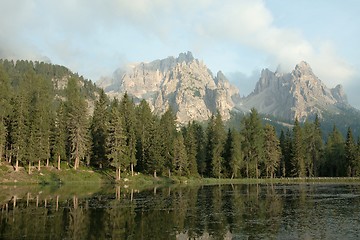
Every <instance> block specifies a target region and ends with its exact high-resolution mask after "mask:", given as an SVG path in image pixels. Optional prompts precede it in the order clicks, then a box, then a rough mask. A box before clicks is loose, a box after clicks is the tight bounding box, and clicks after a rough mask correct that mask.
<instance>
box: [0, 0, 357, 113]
mask: <svg viewBox="0 0 360 240" xmlns="http://www.w3.org/2000/svg"><path fill="white" fill-rule="evenodd" d="M0 11H1V18H2V19H1V21H0V57H2V58H13V59H32V60H50V61H51V62H52V63H55V64H61V65H65V66H67V67H69V68H70V69H71V70H72V71H74V72H78V73H79V74H80V75H83V76H85V77H87V78H90V79H92V80H93V81H97V80H98V79H99V78H100V77H101V76H110V75H111V74H112V73H113V71H114V70H115V69H116V68H118V67H121V66H123V65H125V64H127V63H132V62H141V61H152V60H155V59H161V58H165V57H168V56H177V55H178V54H179V53H180V52H186V51H191V52H192V53H193V55H194V56H195V57H196V58H198V59H200V60H202V61H203V62H204V63H205V64H206V65H207V66H208V67H209V68H210V69H211V70H212V71H213V72H214V73H216V72H217V71H218V70H222V71H223V72H224V73H225V75H226V76H228V78H229V79H231V81H232V82H233V83H234V84H235V85H237V86H238V87H239V89H240V94H241V95H247V94H249V93H250V92H251V91H252V90H253V89H254V87H255V83H256V81H257V80H258V77H259V73H260V71H261V69H262V68H269V69H270V70H276V69H277V67H278V66H279V65H280V66H281V69H282V70H283V71H291V70H292V69H293V68H294V66H295V65H296V64H297V63H298V62H300V61H302V60H305V61H307V62H308V63H309V64H310V65H311V66H312V68H313V71H314V72H315V74H316V75H318V77H319V78H320V79H321V80H322V81H323V82H324V83H325V84H326V85H327V86H328V87H335V86H336V85H337V84H342V85H343V86H344V87H345V91H346V93H347V95H348V98H349V102H350V103H351V104H352V105H354V106H355V107H357V108H360V94H358V91H359V89H360V81H359V80H360V70H359V69H360V58H359V57H360V48H359V43H360V41H359V40H360V27H359V26H360V14H359V12H360V1H358V0H303V1H299V0H297V1H295V0H286V1H284V0H267V1H265V0H264V1H262V0H247V1H245V0H225V1H221V0H197V1H192V0H173V1H171V0H151V1H150V0H132V1H130V0H78V1H76V0H62V1H52V0H1V1H0Z"/></svg>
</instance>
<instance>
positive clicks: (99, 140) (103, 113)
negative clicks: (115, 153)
mask: <svg viewBox="0 0 360 240" xmlns="http://www.w3.org/2000/svg"><path fill="white" fill-rule="evenodd" d="M108 104H109V103H108V99H107V97H106V94H105V92H104V90H101V91H100V95H99V99H98V100H97V101H96V103H95V109H94V114H93V117H92V121H91V127H90V131H91V139H92V146H91V149H92V150H91V153H92V157H91V162H92V164H93V165H98V166H99V167H100V168H102V166H103V165H105V164H107V163H108V160H107V159H106V149H105V148H106V146H105V145H106V144H105V142H106V134H107V123H108Z"/></svg>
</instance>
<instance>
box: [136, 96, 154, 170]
mask: <svg viewBox="0 0 360 240" xmlns="http://www.w3.org/2000/svg"><path fill="white" fill-rule="evenodd" d="M136 120H137V121H136V128H135V130H136V136H137V137H136V138H137V144H136V159H137V166H136V169H137V170H138V171H142V172H147V168H146V162H147V160H149V148H150V145H151V141H152V138H151V132H152V131H151V129H154V125H155V117H154V116H153V114H152V112H151V109H150V106H149V104H148V103H147V102H146V101H145V100H144V99H143V100H141V102H140V104H139V105H138V106H137V107H136Z"/></svg>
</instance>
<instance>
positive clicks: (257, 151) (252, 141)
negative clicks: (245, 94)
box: [241, 108, 264, 178]
mask: <svg viewBox="0 0 360 240" xmlns="http://www.w3.org/2000/svg"><path fill="white" fill-rule="evenodd" d="M241 134H242V136H243V142H242V144H241V145H242V150H243V153H244V160H245V164H246V177H247V178H249V177H255V178H258V177H259V176H260V169H259V166H260V164H261V163H262V159H263V149H262V148H263V145H264V144H263V142H264V137H263V127H262V123H261V120H260V117H259V114H258V112H257V111H256V109H255V108H252V109H251V111H250V114H249V115H248V116H245V117H244V118H243V120H242V128H241Z"/></svg>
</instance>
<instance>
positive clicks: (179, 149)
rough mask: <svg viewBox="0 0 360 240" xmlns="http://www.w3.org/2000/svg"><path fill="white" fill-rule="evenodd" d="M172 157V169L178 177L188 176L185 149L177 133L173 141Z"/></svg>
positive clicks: (179, 134) (180, 135) (182, 139)
mask: <svg viewBox="0 0 360 240" xmlns="http://www.w3.org/2000/svg"><path fill="white" fill-rule="evenodd" d="M173 154H174V157H173V162H172V165H173V169H174V172H175V173H176V174H177V175H179V176H188V175H189V162H188V156H187V153H186V149H185V144H184V138H183V135H182V134H181V133H178V134H177V135H176V137H175V139H174V153H173Z"/></svg>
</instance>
